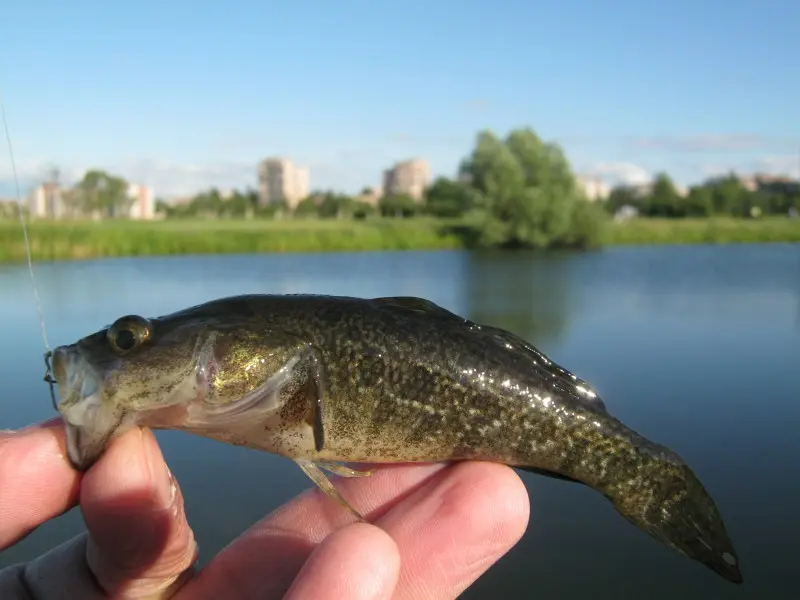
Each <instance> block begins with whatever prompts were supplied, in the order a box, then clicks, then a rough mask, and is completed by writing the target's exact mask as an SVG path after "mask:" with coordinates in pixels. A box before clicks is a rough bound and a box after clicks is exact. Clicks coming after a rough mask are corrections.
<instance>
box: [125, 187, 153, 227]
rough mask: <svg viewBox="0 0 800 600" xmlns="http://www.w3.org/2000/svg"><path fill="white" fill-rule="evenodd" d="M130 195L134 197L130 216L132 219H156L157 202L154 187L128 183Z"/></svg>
mask: <svg viewBox="0 0 800 600" xmlns="http://www.w3.org/2000/svg"><path fill="white" fill-rule="evenodd" d="M128 197H129V198H132V199H133V202H132V203H131V206H130V209H129V211H128V217H129V218H131V219H154V218H155V214H156V203H155V199H154V198H153V190H152V188H150V187H148V186H146V185H137V184H135V183H131V184H128Z"/></svg>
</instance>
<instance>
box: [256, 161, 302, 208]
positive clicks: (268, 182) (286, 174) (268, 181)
mask: <svg viewBox="0 0 800 600" xmlns="http://www.w3.org/2000/svg"><path fill="white" fill-rule="evenodd" d="M308 193H309V172H308V168H307V167H298V166H297V165H295V164H294V163H293V162H292V161H290V160H289V159H286V158H268V159H266V160H263V161H261V163H260V164H259V165H258V201H259V204H261V205H262V206H265V205H267V204H271V203H273V202H280V201H284V202H286V204H287V205H288V207H289V208H294V207H295V206H297V204H298V203H299V202H300V201H301V200H302V199H303V198H306V197H307V196H308Z"/></svg>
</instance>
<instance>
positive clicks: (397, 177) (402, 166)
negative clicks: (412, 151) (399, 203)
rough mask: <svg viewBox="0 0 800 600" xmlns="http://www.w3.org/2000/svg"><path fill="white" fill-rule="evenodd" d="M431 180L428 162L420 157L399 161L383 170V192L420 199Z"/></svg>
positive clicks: (388, 194)
mask: <svg viewBox="0 0 800 600" xmlns="http://www.w3.org/2000/svg"><path fill="white" fill-rule="evenodd" d="M430 180H431V170H430V167H429V166H428V163H427V162H426V161H424V160H422V159H412V160H406V161H403V162H399V163H397V164H395V165H394V166H393V167H392V168H391V169H387V170H386V171H384V172H383V193H384V194H385V195H387V196H400V195H407V196H411V197H412V198H414V200H421V199H422V196H423V195H424V193H425V189H426V188H427V187H428V184H429V183H430Z"/></svg>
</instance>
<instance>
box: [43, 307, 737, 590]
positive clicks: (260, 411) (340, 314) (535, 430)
mask: <svg viewBox="0 0 800 600" xmlns="http://www.w3.org/2000/svg"><path fill="white" fill-rule="evenodd" d="M49 360H52V370H50V368H49V366H48V375H47V376H46V379H48V377H49V381H50V382H51V393H52V394H53V397H54V402H57V409H58V411H59V413H60V414H61V417H62V419H63V421H64V425H65V431H66V440H67V454H68V457H69V461H70V462H71V463H72V465H73V466H74V467H75V468H76V469H78V470H81V471H84V470H86V469H89V468H90V467H91V465H92V464H94V463H95V462H96V461H97V460H98V459H99V458H100V457H101V456H102V454H103V453H104V451H105V449H106V448H107V447H108V445H109V444H110V443H111V442H112V440H113V439H114V438H116V437H117V436H119V435H121V434H122V433H124V432H126V431H127V430H129V429H131V428H133V427H137V426H138V427H150V428H152V429H170V430H180V431H186V432H189V433H191V434H195V435H199V436H203V437H206V438H210V439H214V440H217V441H220V442H224V443H228V444H233V445H237V446H245V447H248V448H253V449H258V450H262V451H265V452H269V453H272V454H276V455H279V456H283V457H286V458H289V459H291V460H293V461H295V462H296V464H297V465H298V466H299V467H300V468H301V469H302V470H303V471H304V472H305V473H306V475H308V477H309V478H310V479H311V480H312V481H313V482H314V484H316V485H317V486H318V487H319V488H320V489H321V490H322V491H323V492H324V493H325V494H327V495H328V496H329V497H330V498H332V499H333V500H335V501H336V502H338V503H340V504H341V505H342V506H343V507H344V508H345V509H347V510H350V511H351V512H352V513H353V514H354V515H355V517H356V518H358V519H362V520H363V516H362V515H361V514H360V513H359V512H358V511H356V510H355V509H354V508H353V507H352V506H351V505H350V504H349V503H348V502H347V500H346V499H345V498H344V497H343V496H342V495H341V493H340V492H339V491H338V489H337V488H336V486H335V485H334V484H333V482H332V481H331V480H330V479H328V477H327V476H326V474H325V472H327V473H331V474H334V475H339V476H342V477H366V476H369V475H370V474H371V473H372V471H371V470H368V469H365V470H358V469H356V468H353V467H357V466H359V464H362V465H364V464H367V465H379V464H386V463H420V462H454V461H465V460H478V461H489V462H496V463H502V464H505V465H508V466H510V467H513V468H517V469H520V470H522V471H529V472H533V473H538V474H540V475H545V476H549V477H554V478H556V479H562V480H566V481H570V482H575V483H579V484H581V485H585V486H588V487H590V488H591V489H593V490H595V491H597V492H599V493H600V494H602V495H603V496H604V497H605V498H607V499H608V500H609V501H610V502H611V503H612V505H613V506H614V507H615V509H616V510H617V511H618V512H619V513H620V514H621V515H622V516H623V517H625V518H626V519H627V520H628V521H630V522H631V523H632V524H633V525H635V526H636V527H638V528H639V529H641V530H642V531H644V532H646V533H648V534H649V535H651V536H652V537H654V538H656V539H657V540H659V541H660V542H661V543H663V544H664V545H665V546H667V547H669V548H671V549H673V550H675V551H676V552H678V553H681V554H684V555H686V556H688V557H689V558H690V559H693V560H695V561H697V562H699V563H701V564H703V565H705V566H706V567H708V568H709V569H711V570H712V571H714V572H715V573H717V574H718V575H720V576H721V577H723V578H724V579H726V580H728V581H730V582H733V583H736V584H740V583H742V581H743V577H742V572H741V568H740V564H739V558H738V555H737V553H736V551H735V549H734V546H733V543H732V541H731V539H730V536H729V535H728V532H727V530H726V528H725V524H724V522H723V518H722V516H721V514H720V512H719V510H718V508H717V506H716V504H715V503H714V500H713V499H712V498H711V496H710V494H709V492H708V491H707V490H706V489H705V488H704V486H703V484H702V483H701V482H700V481H699V479H698V478H697V476H696V475H695V473H694V472H693V471H692V470H691V469H690V467H689V466H688V465H687V464H686V463H685V461H684V460H683V459H682V458H681V457H680V456H679V455H678V454H676V453H675V452H674V451H672V450H671V449H669V448H667V447H665V446H662V445H660V444H657V443H655V442H653V441H650V440H649V439H647V438H645V437H644V436H642V435H640V434H639V433H637V432H635V431H633V430H632V429H630V428H629V427H627V426H626V425H624V424H623V423H622V421H620V420H619V419H618V418H616V417H614V416H612V414H611V413H610V412H609V410H608V408H607V407H606V404H605V401H604V400H603V399H601V397H600V396H599V395H598V393H597V392H596V391H595V390H594V389H593V388H592V386H590V385H589V384H588V383H587V382H586V381H584V380H583V379H581V378H579V377H578V376H576V375H575V374H573V373H572V372H570V371H568V370H567V369H566V368H564V367H562V366H560V365H559V364H557V363H556V362H554V361H553V360H551V359H550V358H548V356H547V355H545V354H544V353H543V352H541V351H539V350H538V349H536V348H535V347H534V346H533V345H532V344H530V343H529V342H527V341H525V340H524V339H522V338H521V337H519V336H517V335H515V334H513V333H511V332H509V331H506V330H503V329H500V328H496V327H492V326H488V325H481V324H477V323H474V322H472V321H470V320H468V319H466V318H463V317H461V316H459V315H457V314H455V313H453V312H451V311H449V310H447V309H445V308H443V307H441V306H440V305H438V304H436V303H434V302H432V301H430V300H426V299H424V298H417V297H410V296H408V297H407V296H397V297H381V298H356V297H348V296H326V295H314V294H290V295H273V294H246V295H239V296H231V297H226V298H219V299H216V300H211V301H208V302H205V303H202V304H198V305H196V306H192V307H189V308H185V309H182V310H179V311H177V312H173V313H171V314H168V315H165V316H160V317H155V318H147V317H143V316H139V315H126V316H122V317H120V318H119V319H117V320H116V321H115V322H114V323H112V324H111V325H109V326H106V327H104V328H102V329H100V330H98V331H97V332H95V333H93V334H91V335H88V336H86V337H83V338H82V339H80V340H78V341H77V342H75V343H73V344H70V345H62V346H58V347H56V348H55V349H54V350H53V351H52V353H50V355H49V356H48V365H50V363H49ZM54 387H55V390H56V391H54V390H53V388H54ZM56 394H57V396H58V401H56V400H55V396H56Z"/></svg>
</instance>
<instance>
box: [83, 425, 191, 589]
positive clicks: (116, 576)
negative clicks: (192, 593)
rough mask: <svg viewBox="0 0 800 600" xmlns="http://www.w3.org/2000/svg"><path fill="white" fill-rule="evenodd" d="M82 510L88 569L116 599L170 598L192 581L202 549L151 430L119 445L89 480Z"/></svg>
mask: <svg viewBox="0 0 800 600" xmlns="http://www.w3.org/2000/svg"><path fill="white" fill-rule="evenodd" d="M81 509H82V511H83V515H84V519H85V521H86V525H87V527H88V529H89V534H90V539H89V544H88V547H87V560H88V564H89V567H90V569H91V570H92V571H93V573H94V575H95V578H96V579H97V582H98V583H99V585H100V586H101V587H102V588H103V589H104V590H105V591H106V592H107V593H108V594H109V595H110V596H112V597H114V598H119V599H121V600H122V599H125V598H141V597H147V598H167V597H169V596H170V595H172V594H174V593H175V590H176V589H177V588H178V587H180V586H181V585H183V584H184V583H185V581H186V579H187V578H188V577H189V576H190V575H191V571H187V569H190V567H191V566H192V564H193V563H194V561H195V560H196V556H197V548H196V545H195V541H194V535H193V533H192V530H191V529H190V527H189V524H188V523H187V521H186V515H185V514H184V509H183V496H182V495H181V493H180V489H179V488H178V485H177V483H176V482H175V480H174V478H173V477H172V475H171V473H170V472H169V469H168V468H167V465H166V464H165V463H164V458H163V456H162V454H161V451H160V450H159V448H158V443H157V442H156V439H155V436H154V435H153V434H152V432H151V431H150V430H149V429H139V428H136V429H134V430H133V431H129V432H127V433H126V434H125V435H123V436H121V437H120V438H119V439H117V440H115V441H114V443H113V444H111V445H110V447H109V448H108V450H107V451H106V453H105V454H104V455H103V457H102V458H101V459H100V460H99V461H98V462H97V463H96V464H95V465H94V466H93V467H92V468H91V469H90V470H89V471H88V472H87V473H86V475H85V476H84V480H83V484H82V487H81Z"/></svg>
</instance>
